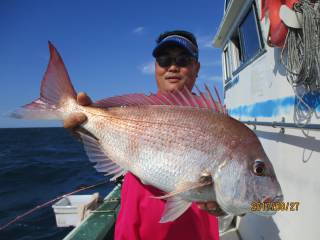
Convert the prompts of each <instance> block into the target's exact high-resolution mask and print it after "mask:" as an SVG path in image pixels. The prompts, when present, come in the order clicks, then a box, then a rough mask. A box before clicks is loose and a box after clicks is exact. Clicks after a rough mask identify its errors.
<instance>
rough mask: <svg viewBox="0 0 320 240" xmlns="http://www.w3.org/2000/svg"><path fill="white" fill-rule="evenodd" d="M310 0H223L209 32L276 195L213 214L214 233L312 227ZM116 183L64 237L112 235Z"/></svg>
mask: <svg viewBox="0 0 320 240" xmlns="http://www.w3.org/2000/svg"><path fill="white" fill-rule="evenodd" d="M315 2H317V1H313V2H309V1H307V0H300V1H298V0H288V1H276V0H274V1H272V0H269V1H268V0H226V1H225V8H224V15H223V18H222V21H221V23H220V26H219V29H218V31H217V33H216V35H215V37H214V40H213V45H214V46H215V47H217V48H220V49H221V52H222V70H223V89H224V103H225V105H226V108H227V109H228V113H229V114H230V115H231V116H232V117H234V118H236V119H238V120H239V121H241V122H243V123H244V124H246V125H247V126H248V127H250V128H251V129H252V130H254V132H255V133H256V135H257V136H258V137H259V139H260V141H261V143H262V145H263V147H264V149H265V151H266V153H267V155H268V157H269V158H270V160H271V161H272V164H273V166H274V168H275V172H276V174H277V177H278V180H279V182H280V184H281V187H282V191H283V194H284V201H283V202H281V203H276V204H274V205H272V206H270V205H269V206H266V205H263V204H261V203H252V212H253V213H249V214H246V215H245V216H241V217H240V216H237V217H233V216H226V217H220V218H219V227H220V237H221V239H222V240H227V239H228V240H240V239H245V240H251V239H252V240H256V239H271V240H277V239H290V240H292V239H318V236H319V235H320V228H318V227H317V226H316V222H317V216H318V215H319V214H320V210H319V206H318V203H319V201H320V178H319V176H318V170H319V169H320V161H319V159H320V133H319V130H320V119H319V116H320V77H319V76H320V68H319V66H320V64H319V62H320V48H319V47H318V46H320V42H319V39H318V38H319V37H317V36H319V35H318V34H319V29H318V27H319V26H320V25H319V20H316V19H317V18H316V17H315V14H317V11H318V5H317V4H315ZM308 7H309V8H308ZM312 14H313V15H312ZM317 21H318V22H317ZM317 44H319V45H317ZM310 49H311V51H310ZM248 147H250V146H248ZM120 191H121V185H117V186H116V187H115V188H114V190H113V191H112V192H111V193H110V194H109V195H108V196H107V197H106V198H105V199H104V201H103V202H102V204H101V205H100V206H99V207H98V208H97V209H95V210H92V211H91V212H90V214H89V215H88V216H87V217H85V218H84V220H83V221H82V222H81V223H80V224H78V225H77V227H76V228H75V229H74V230H73V231H71V232H70V233H69V234H68V235H67V236H66V237H65V238H64V239H65V240H73V239H112V238H113V237H112V236H113V231H114V229H113V227H114V222H115V220H116V216H117V213H118V211H119V206H120ZM270 207H272V209H273V210H275V211H277V214H275V215H274V216H272V217H269V218H266V217H263V216H259V215H258V214H255V213H254V212H255V211H256V212H259V211H267V210H270Z"/></svg>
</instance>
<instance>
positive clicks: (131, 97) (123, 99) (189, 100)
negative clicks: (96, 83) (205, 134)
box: [94, 85, 227, 114]
mask: <svg viewBox="0 0 320 240" xmlns="http://www.w3.org/2000/svg"><path fill="white" fill-rule="evenodd" d="M205 89H206V94H205V93H203V92H201V91H200V90H199V88H198V87H197V86H196V90H197V94H198V95H196V94H193V93H192V92H190V90H188V89H187V88H184V89H183V90H177V91H173V92H168V93H160V92H159V93H157V94H150V95H149V96H147V95H145V94H139V93H135V94H127V95H122V96H115V97H110V98H106V99H102V100H100V101H97V102H95V103H94V106H96V107H103V108H110V107H121V106H143V105H166V106H189V107H194V108H204V109H210V110H212V111H214V112H217V113H223V114H227V111H226V109H225V107H224V106H223V105H222V102H221V99H220V96H219V94H218V91H217V89H216V88H215V93H216V95H217V98H218V101H215V100H214V98H213V96H212V94H211V92H210V90H209V88H208V87H207V86H206V85H205Z"/></svg>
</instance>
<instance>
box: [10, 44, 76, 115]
mask: <svg viewBox="0 0 320 240" xmlns="http://www.w3.org/2000/svg"><path fill="white" fill-rule="evenodd" d="M49 50H50V60H49V63H48V67H47V70H46V72H45V75H44V77H43V79H42V81H41V87H40V97H39V98H38V99H36V100H35V101H33V102H31V103H29V104H27V105H24V106H22V107H21V108H20V109H18V110H16V111H15V112H13V113H12V114H11V117H14V118H26V119H61V118H62V113H63V109H61V106H62V103H63V102H66V101H67V100H68V99H73V100H75V99H76V97H77V95H76V91H75V90H74V88H73V86H72V83H71V81H70V79H69V75H68V72H67V69H66V67H65V66H64V63H63V60H62V58H61V56H60V54H59V53H58V51H57V50H56V48H55V47H54V46H53V44H52V43H51V42H50V41H49Z"/></svg>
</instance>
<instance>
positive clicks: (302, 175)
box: [224, 1, 320, 240]
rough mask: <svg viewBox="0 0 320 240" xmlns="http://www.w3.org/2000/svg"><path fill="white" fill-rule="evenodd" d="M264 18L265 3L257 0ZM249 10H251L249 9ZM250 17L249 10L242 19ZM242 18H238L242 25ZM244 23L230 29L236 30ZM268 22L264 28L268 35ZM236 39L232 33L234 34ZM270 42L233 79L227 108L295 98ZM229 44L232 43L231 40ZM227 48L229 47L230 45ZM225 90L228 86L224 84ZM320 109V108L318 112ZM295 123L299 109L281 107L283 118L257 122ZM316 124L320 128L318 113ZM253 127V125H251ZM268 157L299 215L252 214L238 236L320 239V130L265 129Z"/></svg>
mask: <svg viewBox="0 0 320 240" xmlns="http://www.w3.org/2000/svg"><path fill="white" fill-rule="evenodd" d="M256 4H257V9H258V14H259V19H261V12H260V9H261V6H260V1H256ZM243 8H246V9H248V6H244V7H243ZM241 14H244V11H243V9H242V10H241V12H240V13H239V15H241ZM239 19H241V16H239V17H237V21H238V20H239ZM238 24H239V23H238V22H234V23H233V26H232V27H231V28H230V29H231V31H233V30H234V29H235V27H236V26H237V25H238ZM267 29H268V23H265V22H263V23H262V24H261V30H262V32H263V33H266V32H267ZM228 36H229V37H230V36H231V33H228ZM264 43H265V52H264V53H263V54H262V55H261V56H259V57H258V58H257V59H255V60H254V61H253V62H252V63H251V64H249V65H248V66H246V67H245V68H243V69H242V70H241V71H239V72H238V73H237V74H236V75H235V76H233V78H232V80H233V79H235V78H237V77H238V78H239V80H238V82H237V83H236V84H234V85H233V86H232V87H231V88H230V89H228V90H227V91H226V92H225V100H224V103H225V104H226V106H227V109H231V110H232V109H237V108H239V107H243V106H254V105H255V104H259V103H261V102H266V101H269V100H277V99H283V98H286V97H292V98H294V91H293V89H292V87H291V85H290V84H289V83H288V81H287V79H286V76H285V70H284V68H283V67H282V65H281V63H280V54H281V49H280V48H271V47H269V46H268V45H267V44H266V41H265V40H264ZM226 44H227V41H226ZM224 46H225V45H224ZM224 86H225V83H224ZM318 110H319V109H318ZM318 115H320V114H319V112H318ZM234 117H235V118H236V119H239V118H240V119H241V120H254V118H255V117H254V116H246V115H243V116H241V115H240V116H239V115H235V116H234ZM282 118H284V119H285V122H290V123H293V122H294V106H289V107H287V108H283V109H281V110H280V111H279V112H278V114H277V115H274V116H270V117H257V118H256V120H257V121H268V122H273V121H279V122H280V121H281V120H282ZM310 123H312V124H320V119H319V118H316V116H315V115H313V117H312V118H311V120H310ZM249 127H251V128H252V126H249ZM255 132H256V134H257V136H258V137H259V139H260V141H261V143H262V145H263V147H264V149H265V152H266V154H267V156H268V157H269V159H270V161H271V162H272V164H273V166H274V169H275V172H276V175H277V177H278V180H279V182H280V185H281V187H282V190H283V194H284V202H299V203H300V205H299V208H298V211H282V212H281V211H280V212H278V213H277V214H276V215H274V216H273V217H271V218H266V217H261V216H258V215H256V214H247V215H246V216H244V217H242V218H241V221H240V224H239V228H238V232H239V233H240V235H241V237H242V239H245V240H257V239H265V240H268V239H270V240H278V239H283V240H295V239H297V240H298V239H299V240H300V239H308V240H309V239H310V240H313V239H320V237H319V236H320V227H319V226H318V216H319V214H320V208H319V201H320V174H319V171H320V132H319V131H309V133H308V136H306V135H305V134H304V133H303V132H302V131H301V130H296V129H285V132H284V133H281V132H280V129H279V128H272V127H260V126H257V129H256V130H255Z"/></svg>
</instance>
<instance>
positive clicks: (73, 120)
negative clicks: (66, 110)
mask: <svg viewBox="0 0 320 240" xmlns="http://www.w3.org/2000/svg"><path fill="white" fill-rule="evenodd" d="M77 102H78V104H80V105H81V106H88V105H91V104H92V101H91V99H90V97H89V96H88V95H87V94H86V93H84V92H80V93H78V95H77ZM85 121H87V116H86V115H85V114H84V113H81V112H75V113H72V114H70V116H69V117H67V118H66V119H64V121H63V127H64V128H67V129H69V130H74V129H75V128H77V127H79V126H80V125H81V124H82V123H84V122H85Z"/></svg>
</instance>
